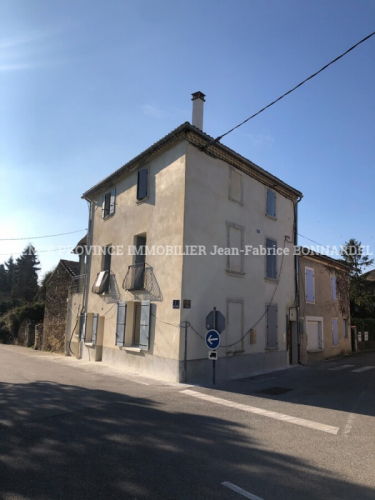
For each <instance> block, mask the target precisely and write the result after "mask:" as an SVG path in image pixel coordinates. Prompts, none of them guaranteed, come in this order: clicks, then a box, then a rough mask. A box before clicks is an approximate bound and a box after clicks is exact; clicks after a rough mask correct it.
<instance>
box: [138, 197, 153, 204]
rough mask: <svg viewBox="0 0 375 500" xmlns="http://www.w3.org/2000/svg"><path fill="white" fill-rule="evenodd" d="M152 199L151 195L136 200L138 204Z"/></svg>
mask: <svg viewBox="0 0 375 500" xmlns="http://www.w3.org/2000/svg"><path fill="white" fill-rule="evenodd" d="M149 199H150V197H149V196H146V198H142V200H137V201H136V205H142V203H145V202H146V201H148V200H149Z"/></svg>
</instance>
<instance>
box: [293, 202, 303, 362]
mask: <svg viewBox="0 0 375 500" xmlns="http://www.w3.org/2000/svg"><path fill="white" fill-rule="evenodd" d="M301 200H302V196H300V197H299V198H298V199H297V201H295V202H294V225H293V232H294V235H293V239H294V247H297V245H298V203H299V202H300V201H301ZM298 277H299V258H298V255H294V285H295V299H294V301H295V306H296V313H297V314H296V316H297V342H298V363H300V322H299V282H298Z"/></svg>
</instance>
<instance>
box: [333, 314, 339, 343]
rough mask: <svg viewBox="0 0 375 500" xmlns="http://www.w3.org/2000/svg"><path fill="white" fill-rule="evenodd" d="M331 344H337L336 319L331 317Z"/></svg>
mask: <svg viewBox="0 0 375 500" xmlns="http://www.w3.org/2000/svg"><path fill="white" fill-rule="evenodd" d="M332 344H333V345H339V336H338V328H337V319H333V320H332Z"/></svg>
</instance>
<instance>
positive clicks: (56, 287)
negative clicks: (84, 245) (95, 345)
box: [41, 262, 72, 353]
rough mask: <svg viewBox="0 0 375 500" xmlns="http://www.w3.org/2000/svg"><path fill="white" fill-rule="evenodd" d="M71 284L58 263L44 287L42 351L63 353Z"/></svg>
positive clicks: (63, 268)
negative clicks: (44, 304)
mask: <svg viewBox="0 0 375 500" xmlns="http://www.w3.org/2000/svg"><path fill="white" fill-rule="evenodd" d="M71 282H72V277H71V275H70V274H69V272H68V271H67V270H66V269H65V267H64V266H63V265H62V264H61V262H60V264H59V265H58V266H57V268H56V270H55V272H54V273H53V275H52V277H51V279H50V280H49V281H48V283H47V286H46V306H45V312H44V323H43V340H42V343H41V346H42V349H43V350H44V351H53V352H60V353H64V351H65V329H66V312H67V299H68V293H69V286H70V284H71Z"/></svg>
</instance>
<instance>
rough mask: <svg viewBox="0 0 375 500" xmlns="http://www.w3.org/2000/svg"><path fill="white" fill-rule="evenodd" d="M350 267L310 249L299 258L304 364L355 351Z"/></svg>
mask: <svg viewBox="0 0 375 500" xmlns="http://www.w3.org/2000/svg"><path fill="white" fill-rule="evenodd" d="M349 271H350V268H349V267H348V266H347V265H346V264H344V263H343V262H340V261H337V260H335V259H332V258H331V257H328V256H326V255H322V254H319V253H317V252H314V251H312V250H310V249H308V248H301V256H300V257H299V289H300V294H299V296H300V308H299V312H300V361H301V362H302V363H312V362H314V361H319V360H321V359H323V358H331V357H335V356H342V355H344V354H348V353H350V352H352V339H351V329H350V298H349Z"/></svg>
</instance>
